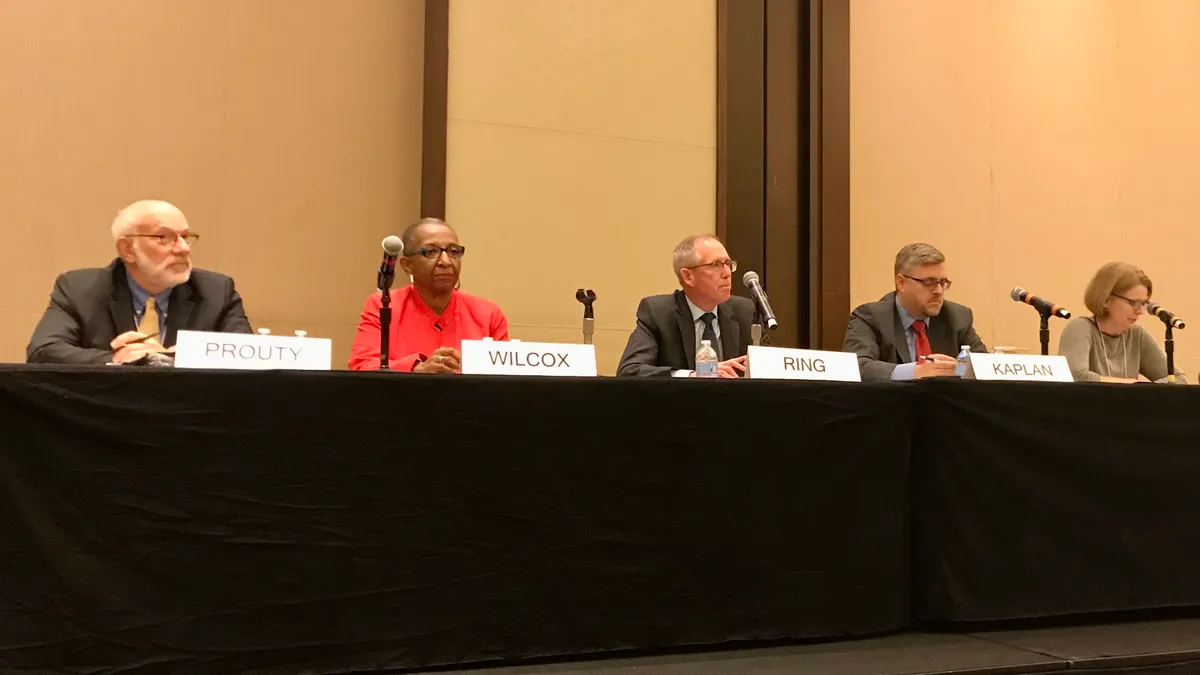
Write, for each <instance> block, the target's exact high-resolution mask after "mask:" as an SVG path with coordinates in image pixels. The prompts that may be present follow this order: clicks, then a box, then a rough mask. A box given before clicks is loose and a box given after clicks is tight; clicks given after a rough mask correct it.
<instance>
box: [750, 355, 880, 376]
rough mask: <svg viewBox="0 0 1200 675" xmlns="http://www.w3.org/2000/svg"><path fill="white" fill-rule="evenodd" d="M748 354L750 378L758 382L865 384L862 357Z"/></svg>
mask: <svg viewBox="0 0 1200 675" xmlns="http://www.w3.org/2000/svg"><path fill="white" fill-rule="evenodd" d="M746 353H747V355H748V356H749V357H750V358H749V365H750V377H751V378H753V379H756V380H757V379H774V380H827V381H833V382H861V381H862V375H861V374H860V373H859V372H858V357H857V356H855V355H854V354H850V353H847V352H823V351H817V350H814V349H784V348H782V347H754V346H751V347H750V348H749V349H748V350H747V352H746Z"/></svg>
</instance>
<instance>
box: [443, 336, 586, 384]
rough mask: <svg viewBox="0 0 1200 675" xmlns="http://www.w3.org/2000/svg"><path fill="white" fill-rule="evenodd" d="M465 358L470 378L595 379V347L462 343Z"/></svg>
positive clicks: (475, 341)
mask: <svg viewBox="0 0 1200 675" xmlns="http://www.w3.org/2000/svg"><path fill="white" fill-rule="evenodd" d="M462 357H463V358H462V371H463V373H465V374H467V375H577V376H582V377H595V376H596V347H595V346H594V345H576V344H556V343H552V342H503V341H493V340H463V341H462Z"/></svg>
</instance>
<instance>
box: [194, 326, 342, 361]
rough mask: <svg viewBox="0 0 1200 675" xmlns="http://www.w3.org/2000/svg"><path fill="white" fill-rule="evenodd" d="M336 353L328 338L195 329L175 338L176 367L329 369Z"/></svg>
mask: <svg viewBox="0 0 1200 675" xmlns="http://www.w3.org/2000/svg"><path fill="white" fill-rule="evenodd" d="M332 353H333V342H332V341H331V340H328V339H326V338H310V337H291V336H284V335H255V334H252V333H209V332H205V331H193V330H181V331H179V334H178V336H177V337H176V338H175V367H176V368H224V369H230V370H329V369H330V367H331V365H332V363H333V357H332Z"/></svg>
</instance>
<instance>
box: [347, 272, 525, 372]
mask: <svg viewBox="0 0 1200 675" xmlns="http://www.w3.org/2000/svg"><path fill="white" fill-rule="evenodd" d="M382 299H383V295H382V294H381V293H372V294H371V295H370V296H369V297H368V298H367V302H366V304H365V305H364V306H363V312H362V317H361V318H360V319H359V320H358V332H357V334H355V336H354V346H353V347H351V349H350V370H378V369H379V337H380V329H379V308H380V307H381V306H382V302H381V301H382ZM485 337H490V338H492V339H495V340H507V339H508V319H506V318H504V312H502V311H500V307H498V306H497V305H496V304H495V303H493V302H490V301H488V300H484V299H483V298H479V297H476V296H474V295H468V294H466V293H462V292H460V291H454V293H453V294H452V295H451V296H450V304H449V305H446V311H444V312H442V315H441V316H438V315H436V314H434V313H433V310H432V309H430V308H429V305H426V304H425V301H424V300H422V299H421V295H420V294H419V293H417V290H416V288H415V287H413V286H412V285H411V284H410V285H408V286H404V287H402V288H395V289H392V326H391V333H390V335H389V336H388V338H389V339H388V367H389V368H391V369H392V370H399V371H404V372H411V371H412V369H413V366H415V365H416V364H417V363H420V362H421V361H422V360H424V359H425V358H428V357H429V355H430V354H432V353H433V352H434V350H436V349H437V348H439V347H453V348H455V349H460V348H461V347H462V341H463V340H479V339H482V338H485Z"/></svg>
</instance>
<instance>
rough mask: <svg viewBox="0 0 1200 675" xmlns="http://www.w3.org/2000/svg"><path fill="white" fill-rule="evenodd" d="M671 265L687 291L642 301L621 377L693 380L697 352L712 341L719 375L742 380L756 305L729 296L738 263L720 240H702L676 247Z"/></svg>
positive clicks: (695, 238) (693, 239)
mask: <svg viewBox="0 0 1200 675" xmlns="http://www.w3.org/2000/svg"><path fill="white" fill-rule="evenodd" d="M672 265H673V267H674V269H675V278H677V279H678V280H679V285H680V286H681V287H682V290H678V291H675V292H674V293H671V294H669V295H652V296H650V297H647V298H642V301H641V303H640V304H638V309H637V325H636V326H635V327H634V329H633V333H632V334H631V335H630V336H629V342H628V344H626V345H625V353H624V354H623V355H622V356H621V363H620V365H618V366H617V375H642V376H646V375H659V376H667V375H670V376H673V377H691V376H694V375H695V370H696V352H697V351H699V349H700V342H701V341H702V340H708V341H709V342H710V344H711V345H712V347H713V349H714V350H716V352H717V360H718V361H719V363H718V364H717V374H718V375H719V376H721V377H725V378H736V377H741V374H742V373H744V372H746V349H747V347H749V345H750V342H751V338H750V326H751V324H753V323H754V301H753V300H750V299H749V298H742V297H738V296H731V295H730V293H731V290H732V288H733V283H732V282H733V271H734V270H736V269H737V262H736V261H734V260H730V259H729V254H728V253H727V252H726V251H725V246H724V245H722V244H721V242H720V240H718V239H717V238H716V237H712V236H708V235H697V236H691V237H688V238H687V239H684V240H683V241H682V242H680V243H679V245H678V246H676V247H675V252H674V255H673V256H672Z"/></svg>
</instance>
